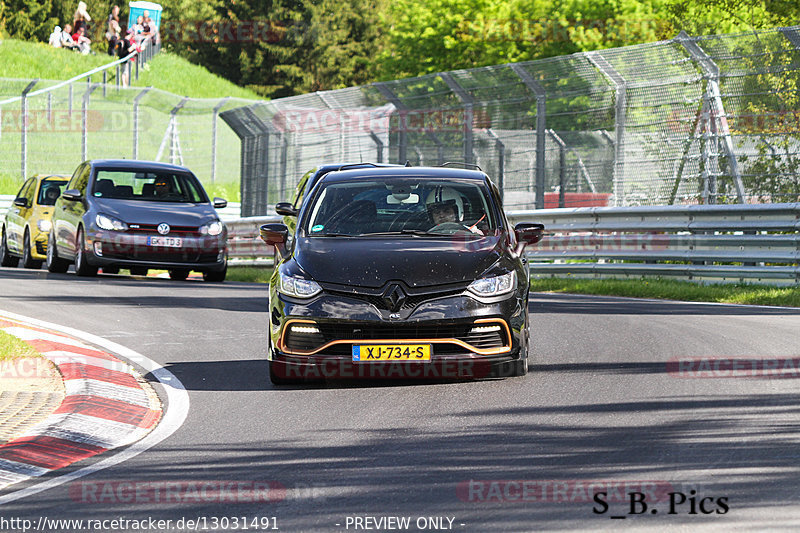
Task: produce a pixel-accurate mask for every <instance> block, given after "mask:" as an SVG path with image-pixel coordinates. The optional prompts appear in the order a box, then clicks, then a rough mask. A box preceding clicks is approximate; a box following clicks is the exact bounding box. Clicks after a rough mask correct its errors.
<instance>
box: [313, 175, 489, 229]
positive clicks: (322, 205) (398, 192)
mask: <svg viewBox="0 0 800 533" xmlns="http://www.w3.org/2000/svg"><path fill="white" fill-rule="evenodd" d="M489 198H490V197H489V191H488V190H487V188H486V187H485V186H483V185H482V184H476V183H474V182H468V181H457V180H443V179H436V180H430V179H424V178H409V179H398V178H391V177H390V178H385V179H382V178H366V179H364V180H358V181H348V182H333V183H329V184H327V185H325V184H323V188H322V189H321V191H320V192H319V194H318V195H317V196H316V198H315V200H314V205H312V206H309V213H310V215H309V216H308V220H307V222H306V224H305V232H306V235H307V236H309V237H324V236H339V235H346V236H363V235H376V234H398V235H402V234H409V235H452V234H454V233H461V234H465V235H466V234H472V235H479V236H480V235H494V234H495V233H496V231H497V224H496V221H495V217H494V212H493V210H492V209H490V208H489V206H490V205H491V203H490V199H489Z"/></svg>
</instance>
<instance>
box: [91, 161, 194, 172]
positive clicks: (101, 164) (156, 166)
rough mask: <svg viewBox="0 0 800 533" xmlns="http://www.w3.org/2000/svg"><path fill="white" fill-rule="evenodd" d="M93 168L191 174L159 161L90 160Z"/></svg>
mask: <svg viewBox="0 0 800 533" xmlns="http://www.w3.org/2000/svg"><path fill="white" fill-rule="evenodd" d="M87 163H89V164H90V165H92V167H94V168H98V169H103V168H113V169H121V168H124V169H130V170H168V171H172V172H191V170H189V169H188V168H186V167H182V166H179V165H170V164H169V163H160V162H158V161H142V160H140V159H90V160H89V161H87Z"/></svg>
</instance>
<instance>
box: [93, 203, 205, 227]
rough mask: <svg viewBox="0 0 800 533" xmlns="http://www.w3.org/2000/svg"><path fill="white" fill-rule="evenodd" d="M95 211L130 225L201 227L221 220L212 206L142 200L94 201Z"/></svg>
mask: <svg viewBox="0 0 800 533" xmlns="http://www.w3.org/2000/svg"><path fill="white" fill-rule="evenodd" d="M93 203H94V205H95V210H96V211H97V212H100V213H105V214H106V215H110V216H112V217H115V218H118V219H120V220H122V221H124V222H127V223H128V224H161V223H162V222H166V223H167V224H169V225H170V226H201V225H203V224H205V223H207V222H209V221H211V220H217V219H219V215H217V213H216V210H215V209H214V207H213V206H212V205H211V204H179V203H175V202H148V201H141V200H119V199H106V200H100V199H94V202H93Z"/></svg>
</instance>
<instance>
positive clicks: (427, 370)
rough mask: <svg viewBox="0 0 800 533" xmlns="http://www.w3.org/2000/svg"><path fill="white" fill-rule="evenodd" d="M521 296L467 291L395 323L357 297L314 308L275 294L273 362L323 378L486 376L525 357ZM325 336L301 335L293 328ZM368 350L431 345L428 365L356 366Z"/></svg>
mask: <svg viewBox="0 0 800 533" xmlns="http://www.w3.org/2000/svg"><path fill="white" fill-rule="evenodd" d="M526 297H527V293H525V292H523V291H519V292H517V293H512V294H511V295H508V296H506V297H505V299H499V300H498V301H494V302H488V303H487V302H481V301H478V300H476V299H475V298H473V297H471V296H470V295H468V294H467V293H462V294H458V295H453V296H448V297H443V298H434V299H431V300H430V301H426V302H422V303H420V304H418V305H417V306H416V307H415V308H414V309H412V310H406V311H405V312H401V313H399V314H401V315H403V316H402V318H400V319H398V318H396V315H395V318H390V315H391V313H390V312H389V311H388V310H384V309H380V308H379V307H378V306H376V305H372V304H370V303H369V302H365V301H363V300H361V299H358V298H348V297H344V296H341V295H336V296H332V295H330V294H326V293H323V294H321V295H320V296H317V297H316V298H314V299H312V301H310V302H303V301H302V300H298V299H294V298H289V297H286V296H284V295H282V294H279V293H277V291H276V292H274V293H273V294H272V302H273V305H271V309H270V311H271V317H270V333H271V341H272V342H271V350H270V354H269V356H268V358H269V359H270V360H271V361H274V362H279V363H282V364H285V365H287V366H288V367H290V369H294V370H295V371H297V372H299V373H301V374H303V373H308V372H313V371H314V369H316V371H317V372H319V373H321V374H322V375H321V376H319V377H327V378H336V377H342V378H348V377H381V376H384V375H395V376H397V377H406V378H409V379H414V378H416V377H425V376H430V377H434V378H447V377H465V376H470V377H484V376H486V375H489V374H491V371H492V369H493V368H494V367H497V366H501V365H503V364H505V363H509V362H512V361H516V360H519V359H520V358H525V357H526V354H525V351H524V350H526V349H527V340H526V339H523V335H524V334H525V316H526V313H525V300H526ZM293 325H299V326H301V328H298V329H306V328H308V327H311V328H312V329H313V328H316V329H317V330H318V331H319V335H313V334H312V335H306V336H305V337H303V336H302V334H299V335H295V334H294V333H293V332H292V326H293ZM364 344H401V345H407V344H430V346H431V360H430V362H425V363H420V362H410V361H397V362H394V361H392V362H369V363H361V362H353V360H352V354H351V351H352V347H353V346H354V345H364Z"/></svg>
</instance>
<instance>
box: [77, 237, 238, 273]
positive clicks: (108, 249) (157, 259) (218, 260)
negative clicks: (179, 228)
mask: <svg viewBox="0 0 800 533" xmlns="http://www.w3.org/2000/svg"><path fill="white" fill-rule="evenodd" d="M152 236H154V235H153V234H149V233H148V234H143V233H133V232H110V231H104V230H97V231H93V232H91V233H89V234H87V236H86V246H87V248H88V250H89V252H90V253H89V254H87V258H88V261H89V263H90V264H92V265H94V266H99V267H103V266H114V267H120V268H126V267H148V268H160V269H167V270H168V269H189V270H198V271H203V272H218V271H221V270H223V269H224V268H225V267H226V264H227V263H226V262H227V257H226V253H227V250H226V239H225V235H224V234H223V235H221V236H213V237H211V236H193V235H177V236H176V237H178V238H180V239H181V241H182V242H181V246H180V247H174V248H173V247H166V246H151V245H149V244H148V237H152ZM170 237H172V235H170Z"/></svg>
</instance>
